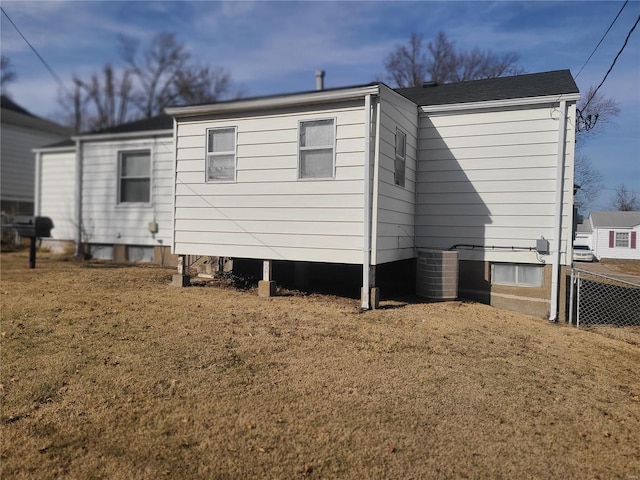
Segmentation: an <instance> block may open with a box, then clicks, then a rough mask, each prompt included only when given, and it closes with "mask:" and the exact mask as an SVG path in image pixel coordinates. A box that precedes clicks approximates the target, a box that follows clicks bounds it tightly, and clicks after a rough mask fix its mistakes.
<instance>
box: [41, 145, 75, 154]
mask: <svg viewBox="0 0 640 480" xmlns="http://www.w3.org/2000/svg"><path fill="white" fill-rule="evenodd" d="M75 149H76V146H75V145H69V146H66V147H50V148H47V147H40V148H32V149H31V151H32V152H33V153H57V152H59V153H62V152H73V151H75Z"/></svg>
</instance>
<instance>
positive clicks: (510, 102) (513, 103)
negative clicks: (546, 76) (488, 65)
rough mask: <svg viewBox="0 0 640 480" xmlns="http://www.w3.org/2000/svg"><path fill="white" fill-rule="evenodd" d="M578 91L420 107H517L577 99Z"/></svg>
mask: <svg viewBox="0 0 640 480" xmlns="http://www.w3.org/2000/svg"><path fill="white" fill-rule="evenodd" d="M579 99H580V94H579V93H570V94H566V95H560V96H558V95H546V96H542V97H525V98H509V99H506V100H489V101H484V102H470V103H451V104H447V105H425V106H422V107H419V108H420V111H421V112H424V113H438V112H451V111H460V110H474V109H478V108H498V107H501V108H504V107H517V106H521V105H540V104H542V105H543V104H556V103H557V102H558V100H561V101H565V102H566V101H573V100H576V101H577V100H579Z"/></svg>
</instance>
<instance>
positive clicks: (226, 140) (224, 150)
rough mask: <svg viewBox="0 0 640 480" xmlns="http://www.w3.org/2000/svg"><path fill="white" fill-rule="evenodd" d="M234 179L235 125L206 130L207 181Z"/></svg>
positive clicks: (229, 180) (231, 180) (230, 180)
mask: <svg viewBox="0 0 640 480" xmlns="http://www.w3.org/2000/svg"><path fill="white" fill-rule="evenodd" d="M235 179H236V129H235V127H228V128H212V129H209V130H207V181H208V182H233V181H235Z"/></svg>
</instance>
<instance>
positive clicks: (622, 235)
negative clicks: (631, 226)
mask: <svg viewBox="0 0 640 480" xmlns="http://www.w3.org/2000/svg"><path fill="white" fill-rule="evenodd" d="M629 238H630V235H629V232H616V243H615V246H616V247H622V248H629Z"/></svg>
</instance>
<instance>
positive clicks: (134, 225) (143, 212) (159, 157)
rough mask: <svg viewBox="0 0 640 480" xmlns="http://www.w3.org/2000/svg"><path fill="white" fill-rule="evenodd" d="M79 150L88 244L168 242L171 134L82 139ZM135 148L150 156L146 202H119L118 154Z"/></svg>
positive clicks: (171, 169) (171, 201)
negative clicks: (151, 225)
mask: <svg viewBox="0 0 640 480" xmlns="http://www.w3.org/2000/svg"><path fill="white" fill-rule="evenodd" d="M201 145H203V144H201ZM82 151H83V159H84V161H83V169H82V219H83V224H84V231H85V235H86V237H87V239H88V241H89V243H96V244H105V245H112V244H126V245H139V246H159V245H169V244H170V241H171V226H172V204H173V198H172V191H173V187H172V182H173V158H174V154H173V139H172V137H171V136H170V134H169V136H167V137H158V138H155V139H154V138H146V139H132V140H109V141H101V142H97V141H91V142H84V143H82ZM139 151H147V152H149V155H150V175H151V177H150V197H149V201H148V202H147V203H142V202H135V203H120V202H119V187H118V181H117V179H118V175H119V165H118V164H119V158H120V153H121V152H139ZM200 152H202V146H201V147H200ZM150 222H157V224H158V233H156V234H152V233H151V232H150V231H149V223H150Z"/></svg>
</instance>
